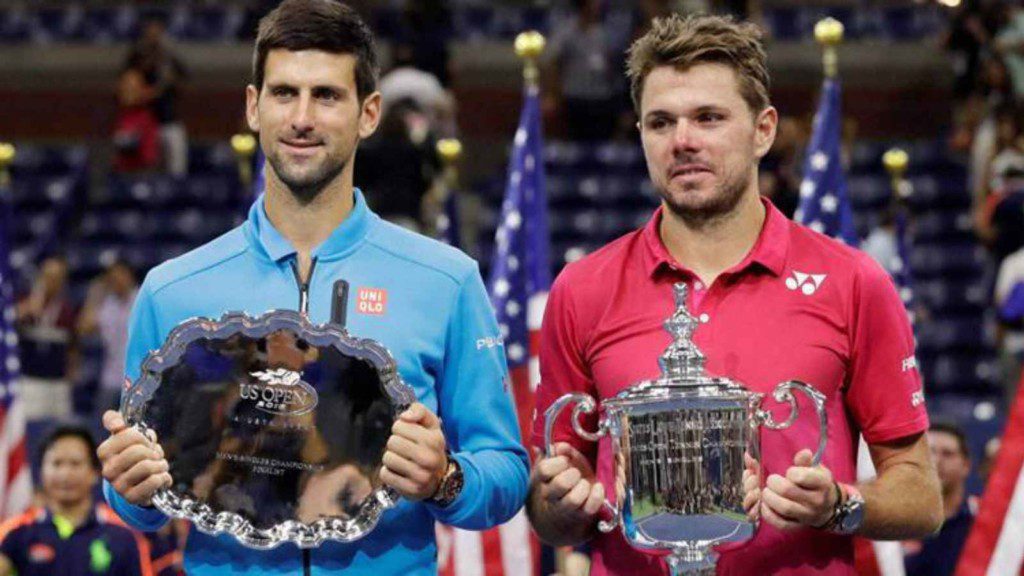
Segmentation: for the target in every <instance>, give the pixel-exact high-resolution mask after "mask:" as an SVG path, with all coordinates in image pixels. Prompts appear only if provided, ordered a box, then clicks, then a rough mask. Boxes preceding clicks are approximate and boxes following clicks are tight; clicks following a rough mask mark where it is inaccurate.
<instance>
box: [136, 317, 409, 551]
mask: <svg viewBox="0 0 1024 576" xmlns="http://www.w3.org/2000/svg"><path fill="white" fill-rule="evenodd" d="M278 330H290V331H292V332H293V333H295V334H298V335H301V336H302V338H303V339H304V340H306V341H307V342H308V343H310V344H311V345H314V346H318V347H327V346H333V347H334V348H336V349H337V350H338V351H339V352H341V353H342V354H345V355H347V356H352V357H356V358H359V359H361V360H365V361H367V362H369V363H370V364H371V365H372V366H373V367H374V368H375V369H376V370H377V373H378V375H379V376H380V379H381V382H382V384H383V388H384V392H385V394H386V395H387V396H388V398H389V399H390V400H391V402H392V404H393V405H394V406H395V409H396V413H398V412H402V411H404V410H405V409H406V408H408V407H409V406H410V405H411V404H412V403H413V402H415V401H416V393H415V391H413V389H412V388H411V387H410V386H409V385H408V384H406V383H405V382H404V381H403V380H402V377H401V376H400V375H399V374H398V369H397V365H396V363H395V360H394V357H393V356H392V355H391V352H390V351H389V350H388V349H387V348H386V347H385V346H384V345H382V344H380V343H379V342H377V341H375V340H372V339H368V338H357V337H353V336H351V335H349V333H348V331H347V330H345V329H344V328H343V327H341V326H338V325H335V324H313V323H312V322H310V321H309V320H308V319H307V318H306V317H305V316H304V315H302V314H300V313H299V312H296V311H294V310H272V311H270V312H266V313H265V314H263V315H262V316H259V317H256V318H254V317H252V316H249V315H248V314H246V313H244V312H228V313H226V314H224V315H223V316H222V317H221V318H220V320H212V319H210V318H192V319H189V320H186V321H184V322H182V323H181V324H179V325H178V326H177V327H175V328H174V329H173V330H172V331H171V333H170V334H169V335H168V336H167V338H166V340H164V344H163V345H162V346H161V347H160V349H159V350H156V351H152V352H150V353H149V355H148V356H147V357H146V359H145V361H144V362H143V363H142V375H141V376H140V377H139V379H138V380H136V381H135V382H134V383H132V384H131V385H130V386H129V387H128V388H127V390H126V391H125V400H124V402H123V403H122V407H121V413H122V414H123V415H124V417H125V419H126V421H127V422H128V423H129V424H130V425H132V426H135V427H137V428H139V429H141V430H142V431H143V432H145V431H146V430H147V429H148V426H146V424H145V421H144V419H143V415H144V412H145V407H146V404H147V402H148V401H149V400H150V399H151V398H152V396H153V393H154V392H155V391H156V389H157V388H158V387H159V386H160V375H161V374H162V373H163V371H164V370H166V369H168V368H171V367H173V366H176V365H177V362H178V360H179V359H180V358H181V356H182V355H183V354H184V353H185V351H186V349H187V347H188V345H189V344H191V343H192V342H195V341H196V340H200V339H203V338H208V339H223V338H226V337H228V336H232V335H236V334H241V335H243V336H248V337H250V338H262V337H265V336H269V335H270V334H271V333H273V332H276V331H278ZM398 498H399V496H398V493H397V492H396V491H395V490H394V489H393V488H390V487H387V486H381V487H380V488H378V489H377V491H376V492H375V493H373V494H372V495H370V496H368V497H367V498H366V500H365V501H364V503H363V506H362V507H361V508H360V510H359V513H358V514H357V515H356V516H355V517H353V518H349V519H342V518H323V519H320V520H317V521H316V522H313V523H311V524H307V523H304V522H300V521H297V520H289V521H286V522H282V523H280V524H278V525H276V526H273V527H271V528H265V529H260V528H256V527H255V526H253V525H252V523H251V522H249V521H248V520H246V519H245V518H244V517H242V516H241V515H238V514H235V513H233V512H216V511H214V510H213V509H212V508H211V507H210V506H209V505H207V504H205V503H203V502H200V501H197V500H195V499H193V498H188V497H184V496H182V495H180V494H177V493H176V492H174V491H173V490H171V489H169V488H163V489H161V490H159V491H157V493H156V494H155V495H154V496H153V505H154V506H155V507H156V508H157V509H159V510H160V511H161V512H163V513H164V514H167V515H168V516H172V517H175V518H184V519H186V520H190V521H191V522H192V523H193V524H195V526H196V527H197V528H198V529H199V530H200V531H201V532H204V533H206V534H209V535H211V536H217V535H219V534H230V535H231V536H234V537H235V538H236V539H237V540H238V541H239V542H241V543H242V544H244V545H245V546H248V547H250V548H255V549H260V550H268V549H271V548H275V547H277V546H279V545H281V544H284V543H288V542H290V543H293V544H295V545H297V546H298V547H300V548H315V547H317V546H319V545H321V544H322V543H324V542H325V541H327V540H335V541H338V542H352V541H355V540H358V539H360V538H362V537H363V536H366V535H367V534H369V533H370V532H371V531H372V530H373V528H374V527H376V525H377V523H378V522H379V520H380V516H381V514H383V512H384V511H385V510H387V509H388V508H392V507H394V506H395V504H396V503H397V501H398Z"/></svg>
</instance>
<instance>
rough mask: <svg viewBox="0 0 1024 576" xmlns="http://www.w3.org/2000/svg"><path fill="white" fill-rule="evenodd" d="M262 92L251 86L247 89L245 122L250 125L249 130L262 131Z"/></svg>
mask: <svg viewBox="0 0 1024 576" xmlns="http://www.w3.org/2000/svg"><path fill="white" fill-rule="evenodd" d="M259 102H260V91H259V89H257V88H256V86H253V85H252V84H249V85H248V86H246V87H245V121H246V123H248V124H249V130H252V131H253V132H259V131H260V114H259Z"/></svg>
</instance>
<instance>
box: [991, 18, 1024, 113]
mask: <svg viewBox="0 0 1024 576" xmlns="http://www.w3.org/2000/svg"><path fill="white" fill-rule="evenodd" d="M1003 10H1005V12H1004V13H1003V19H1001V22H1002V23H1003V25H1002V28H1000V30H999V32H997V33H996V37H995V41H994V42H993V46H992V47H993V49H994V50H995V51H996V52H997V53H998V54H1000V55H1002V57H1003V61H1004V62H1005V63H1006V68H1007V70H1008V71H1009V73H1010V81H1011V83H1012V85H1013V93H1014V96H1015V98H1016V101H1017V102H1024V5H1021V4H1020V2H1019V1H1018V2H1007V3H1006V4H1004V5H1003Z"/></svg>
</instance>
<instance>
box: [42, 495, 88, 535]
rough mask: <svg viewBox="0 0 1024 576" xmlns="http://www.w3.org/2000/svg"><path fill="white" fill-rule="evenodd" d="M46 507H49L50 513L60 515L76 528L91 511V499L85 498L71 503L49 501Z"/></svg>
mask: <svg viewBox="0 0 1024 576" xmlns="http://www.w3.org/2000/svg"><path fill="white" fill-rule="evenodd" d="M48 508H49V509H50V514H53V515H54V516H60V517H61V518H63V519H65V520H67V521H68V522H71V525H72V526H74V527H75V528H78V527H79V526H81V525H82V524H84V523H85V519H86V518H88V517H89V513H90V512H92V499H91V498H85V499H83V500H81V501H78V502H75V503H72V504H64V503H62V502H57V501H53V502H50V504H49V506H48Z"/></svg>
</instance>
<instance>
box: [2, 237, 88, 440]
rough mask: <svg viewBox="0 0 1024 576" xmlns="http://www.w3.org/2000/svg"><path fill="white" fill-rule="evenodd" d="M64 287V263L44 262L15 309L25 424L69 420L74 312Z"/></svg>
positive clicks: (53, 258) (58, 259)
mask: <svg viewBox="0 0 1024 576" xmlns="http://www.w3.org/2000/svg"><path fill="white" fill-rule="evenodd" d="M67 284H68V265H67V262H66V261H65V260H64V258H63V257H61V256H50V257H48V258H46V259H45V260H43V262H42V263H41V264H40V266H39V271H38V273H37V275H36V278H35V280H34V282H33V283H32V289H31V291H30V292H29V294H28V295H27V296H25V297H23V298H21V299H20V300H19V301H18V303H17V305H16V307H15V315H16V321H15V323H16V327H17V330H18V340H19V343H20V346H19V352H20V359H21V374H22V379H21V392H22V393H21V397H22V400H23V402H24V407H25V418H26V419H28V420H33V419H39V418H64V417H68V416H70V415H71V382H72V381H73V379H74V378H73V374H74V372H75V364H76V362H75V316H76V314H77V311H76V309H75V306H74V304H73V303H72V301H71V298H70V296H69V295H68V289H67V288H68V286H67Z"/></svg>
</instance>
